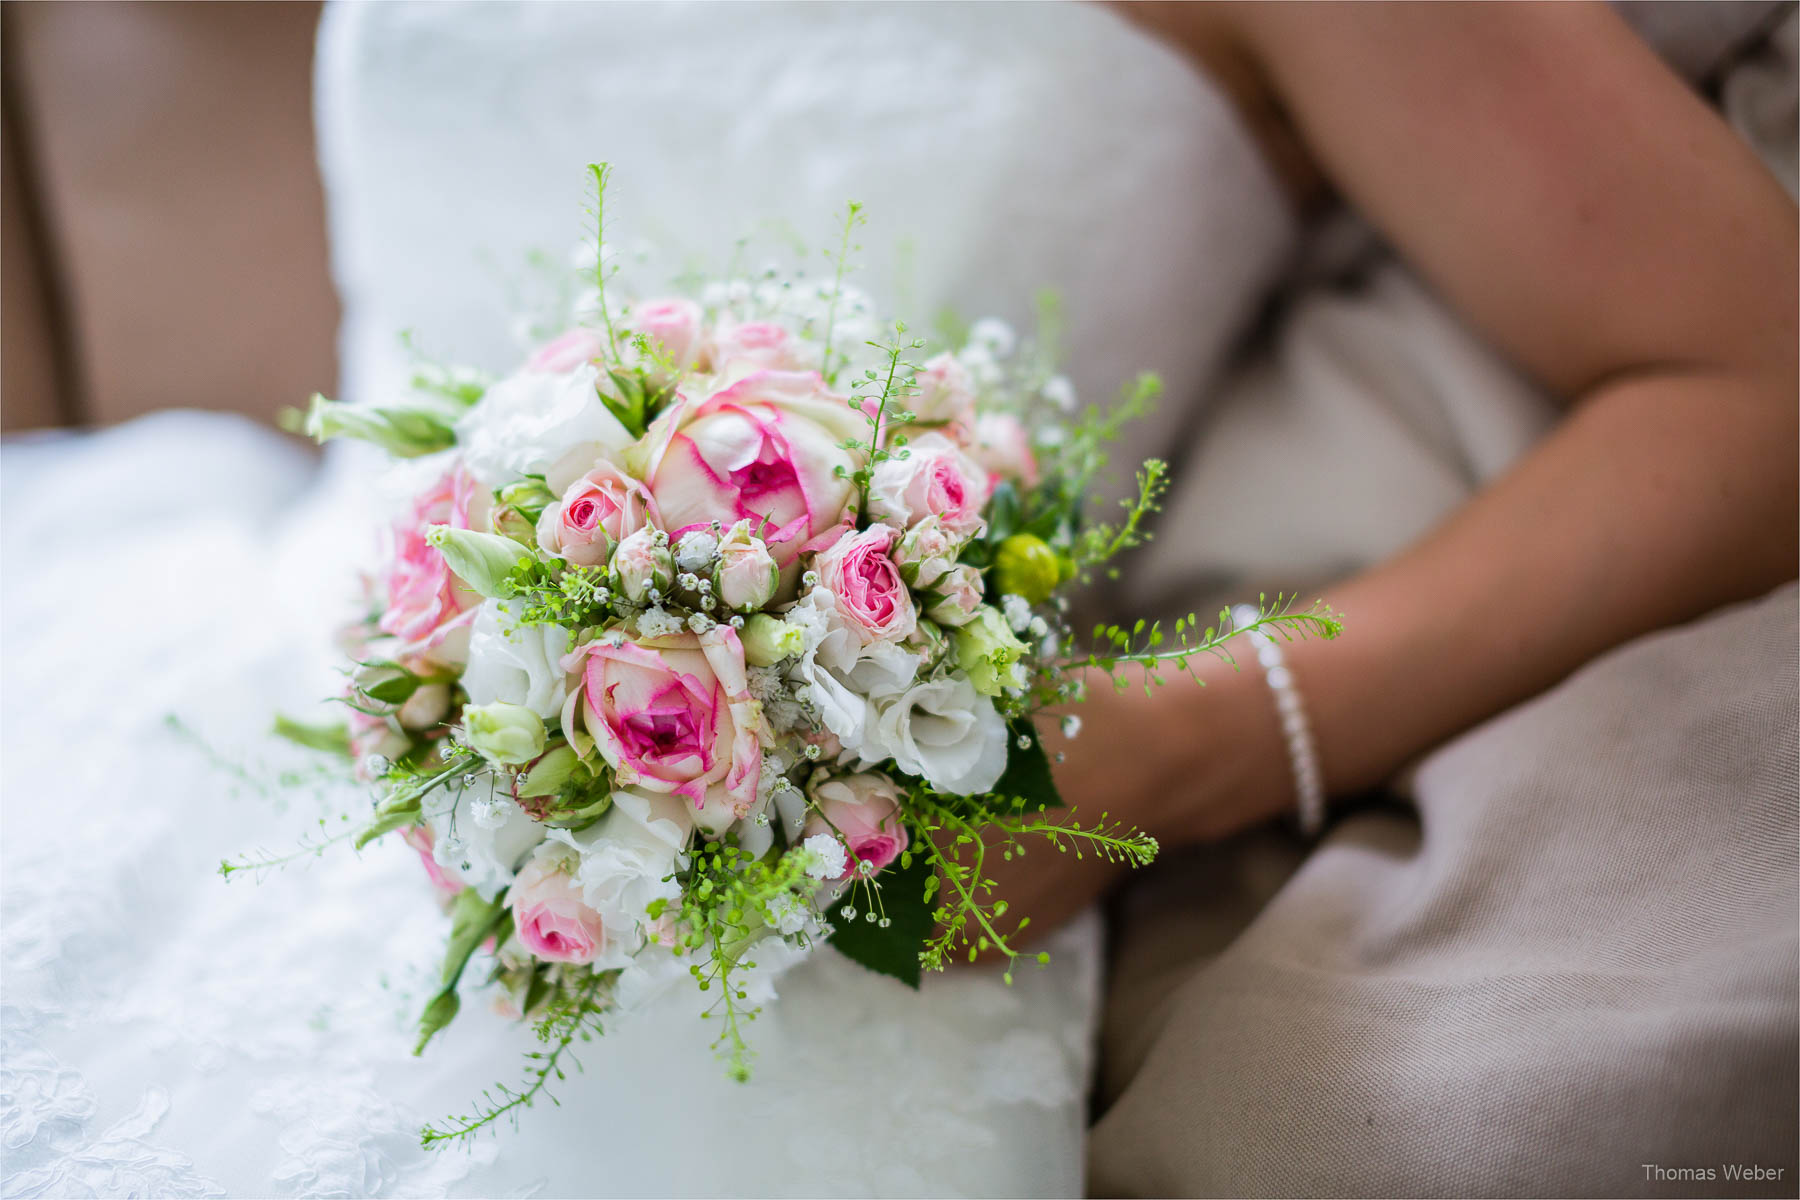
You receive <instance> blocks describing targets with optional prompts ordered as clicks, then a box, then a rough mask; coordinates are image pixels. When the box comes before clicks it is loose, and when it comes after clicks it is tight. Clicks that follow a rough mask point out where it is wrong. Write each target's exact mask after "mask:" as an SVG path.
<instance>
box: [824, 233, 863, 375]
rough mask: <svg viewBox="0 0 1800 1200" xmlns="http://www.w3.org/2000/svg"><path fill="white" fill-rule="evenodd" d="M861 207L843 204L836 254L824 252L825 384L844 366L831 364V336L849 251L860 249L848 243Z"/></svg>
mask: <svg viewBox="0 0 1800 1200" xmlns="http://www.w3.org/2000/svg"><path fill="white" fill-rule="evenodd" d="M862 207H863V206H862V205H860V204H858V203H857V202H856V201H854V200H852V201H851V202H850V203H849V204H848V205H846V206H845V209H844V233H843V237H842V238H841V239H839V242H838V250H837V254H836V255H832V254H831V253H830V252H829V251H827V252H826V255H827V257H830V258H832V259H833V274H832V279H831V299H830V300H829V301H828V302H827V305H826V309H825V361H824V363H823V364H822V365H823V368H824V370H823V374H824V376H825V382H826V383H827V384H835V383H836V382H837V376H838V372H839V371H841V370H842V369H843V366H844V364H843V362H841V361H840V362H838V363H836V364H833V362H832V357H833V355H832V348H831V336H832V334H833V332H835V330H836V328H837V309H838V302H839V301H840V300H841V299H842V298H843V295H844V275H845V273H846V272H848V271H849V269H850V254H851V251H852V250H853V249H856V250H860V249H861V248H862V247H860V246H857V247H852V246H851V245H850V235H851V234H852V233H853V232H854V231H855V230H856V227H857V226H858V225H861V224H862V223H863V221H864V217H863V211H862Z"/></svg>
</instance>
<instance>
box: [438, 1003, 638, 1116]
mask: <svg viewBox="0 0 1800 1200" xmlns="http://www.w3.org/2000/svg"><path fill="white" fill-rule="evenodd" d="M617 974H618V973H617V972H616V971H611V972H607V971H601V972H592V973H590V974H589V975H588V976H587V977H586V978H585V979H584V980H583V981H582V982H581V983H579V984H578V985H576V986H575V987H574V988H573V989H569V990H564V991H562V992H559V993H557V994H555V995H553V996H552V997H551V998H550V999H549V1000H548V1001H547V1002H546V1007H545V1011H544V1015H543V1017H542V1018H540V1019H539V1021H538V1022H537V1024H536V1026H534V1029H535V1032H536V1034H537V1039H538V1042H539V1044H540V1045H542V1046H545V1047H548V1048H547V1049H542V1050H533V1051H530V1052H528V1053H527V1054H526V1055H525V1061H526V1070H525V1082H524V1085H523V1086H522V1087H518V1088H515V1087H512V1086H510V1085H508V1084H504V1083H497V1084H495V1085H494V1086H493V1087H491V1088H488V1089H486V1090H484V1091H483V1092H482V1093H481V1099H480V1100H479V1101H477V1102H476V1104H475V1106H474V1107H473V1109H472V1110H471V1111H470V1112H469V1113H467V1114H461V1115H457V1116H452V1117H446V1118H444V1120H443V1121H442V1122H441V1123H439V1124H436V1125H426V1126H425V1127H423V1128H422V1129H420V1130H419V1144H420V1145H421V1146H424V1147H425V1148H426V1149H436V1148H438V1147H441V1146H444V1145H448V1144H450V1143H452V1142H457V1141H461V1140H463V1139H466V1138H470V1137H473V1136H474V1135H475V1134H477V1133H479V1132H481V1131H482V1130H483V1129H492V1128H494V1127H495V1126H496V1125H497V1123H498V1122H499V1121H500V1120H501V1119H503V1118H505V1119H508V1120H510V1121H511V1122H512V1125H513V1128H515V1129H516V1128H518V1123H519V1113H520V1112H521V1111H523V1110H524V1109H527V1108H530V1107H532V1105H533V1104H535V1103H536V1102H537V1099H538V1097H540V1096H542V1097H544V1098H545V1099H548V1100H549V1101H550V1103H552V1104H554V1105H557V1106H559V1107H560V1106H561V1104H562V1101H560V1100H558V1099H557V1098H556V1095H555V1093H554V1092H552V1091H551V1090H550V1088H551V1085H552V1083H561V1082H562V1081H563V1080H565V1079H567V1078H568V1070H567V1068H570V1067H572V1068H573V1069H575V1070H576V1071H579V1070H581V1061H580V1060H579V1059H578V1058H576V1057H575V1054H574V1049H573V1048H574V1045H575V1043H576V1042H577V1041H582V1042H587V1041H591V1040H593V1039H594V1038H595V1037H597V1036H599V1035H600V1034H601V1033H602V1032H603V1029H602V1026H601V1022H600V1019H601V1017H602V1016H603V1015H604V1013H605V1012H606V1008H607V1003H606V1001H607V994H606V985H607V984H608V983H610V982H611V980H612V979H613V978H615V977H616V976H617ZM565 1064H566V1066H565Z"/></svg>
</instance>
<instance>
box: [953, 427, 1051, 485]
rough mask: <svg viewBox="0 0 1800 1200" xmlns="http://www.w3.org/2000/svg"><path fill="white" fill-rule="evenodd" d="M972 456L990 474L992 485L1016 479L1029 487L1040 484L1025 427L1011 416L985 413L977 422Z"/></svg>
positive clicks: (972, 443) (1034, 456) (972, 444)
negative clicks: (1004, 480) (1003, 480)
mask: <svg viewBox="0 0 1800 1200" xmlns="http://www.w3.org/2000/svg"><path fill="white" fill-rule="evenodd" d="M969 457H970V458H973V459H974V460H975V461H976V462H978V463H980V464H981V466H982V467H983V468H984V469H985V470H986V471H987V473H988V476H989V480H990V482H993V483H998V482H999V481H1000V480H1002V479H1016V480H1018V481H1019V482H1020V483H1022V484H1024V485H1025V486H1026V487H1028V488H1030V487H1036V486H1037V483H1038V464H1037V456H1036V455H1035V454H1033V453H1032V452H1031V438H1030V437H1029V436H1027V435H1026V433H1025V426H1024V425H1022V424H1020V423H1019V418H1017V417H1015V416H1013V415H1012V414H1011V413H985V414H983V415H982V416H981V417H979V418H977V419H976V421H975V438H974V440H973V441H972V442H970V444H969Z"/></svg>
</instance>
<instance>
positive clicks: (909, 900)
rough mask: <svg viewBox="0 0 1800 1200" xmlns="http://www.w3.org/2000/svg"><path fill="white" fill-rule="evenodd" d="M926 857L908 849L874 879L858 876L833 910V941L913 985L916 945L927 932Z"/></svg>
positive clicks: (851, 956)
mask: <svg viewBox="0 0 1800 1200" xmlns="http://www.w3.org/2000/svg"><path fill="white" fill-rule="evenodd" d="M932 874H933V873H932V865H931V858H930V856H929V855H926V854H921V853H914V852H912V851H910V850H909V851H908V852H907V853H905V854H904V855H902V856H901V859H900V861H899V862H898V863H895V864H893V865H892V866H890V867H888V869H887V870H885V871H883V872H882V873H881V874H879V875H877V876H875V877H874V878H873V879H868V880H858V881H857V882H856V883H855V884H853V885H852V886H851V888H850V890H849V891H848V892H846V893H845V894H844V898H843V899H842V901H841V902H840V903H838V904H837V905H836V906H835V907H833V909H832V910H831V924H832V926H833V929H832V934H831V937H830V939H829V940H830V943H831V945H833V946H835V947H837V950H838V952H839V953H840V954H842V955H843V956H844V957H845V958H848V959H850V960H851V961H852V962H855V963H859V964H861V965H862V966H865V967H867V968H868V969H869V970H871V971H874V972H875V973H876V974H878V975H888V976H891V977H893V978H895V979H898V980H899V981H900V982H901V983H904V984H905V985H906V986H907V987H910V988H917V987H918V986H919V978H920V975H921V968H920V966H919V947H920V946H922V945H924V944H925V939H926V938H928V937H930V936H931V903H930V900H929V898H928V897H929V893H930V892H931V891H933V890H935V885H934V884H932V883H931V879H932Z"/></svg>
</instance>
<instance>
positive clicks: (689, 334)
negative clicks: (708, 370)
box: [631, 300, 705, 374]
mask: <svg viewBox="0 0 1800 1200" xmlns="http://www.w3.org/2000/svg"><path fill="white" fill-rule="evenodd" d="M631 328H632V329H634V330H636V331H637V332H639V333H642V334H644V335H646V336H647V337H649V338H650V340H651V341H653V342H655V343H657V345H658V347H659V348H660V350H661V352H662V354H663V355H664V356H666V357H667V358H668V359H669V360H670V361H671V363H672V364H673V365H674V368H675V371H676V373H677V374H681V373H684V372H686V371H687V369H688V368H689V367H691V366H693V365H694V362H695V360H697V359H698V358H699V357H700V350H701V347H702V344H703V337H702V335H703V334H704V332H705V330H704V328H703V327H702V324H701V313H700V306H699V305H698V304H695V303H694V302H693V301H692V300H651V301H647V302H646V303H644V304H640V305H638V306H637V307H636V308H635V309H633V310H632V312H631Z"/></svg>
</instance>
